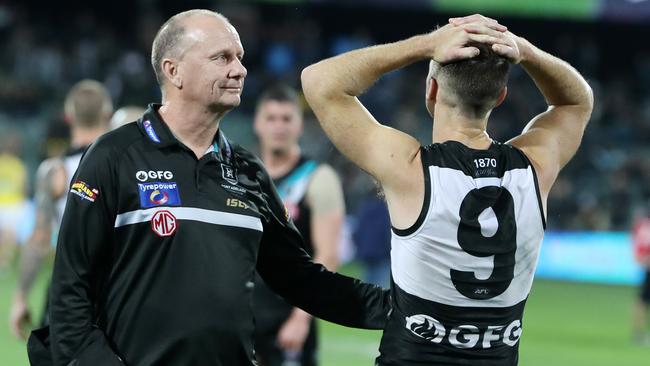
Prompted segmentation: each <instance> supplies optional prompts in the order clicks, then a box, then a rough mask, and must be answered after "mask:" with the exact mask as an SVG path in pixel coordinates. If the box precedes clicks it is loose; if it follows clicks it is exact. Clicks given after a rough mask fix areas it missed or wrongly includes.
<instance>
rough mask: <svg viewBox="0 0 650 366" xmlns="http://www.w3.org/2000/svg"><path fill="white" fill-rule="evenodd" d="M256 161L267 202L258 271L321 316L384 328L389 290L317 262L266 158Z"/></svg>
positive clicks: (294, 301)
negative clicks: (291, 216) (305, 245)
mask: <svg viewBox="0 0 650 366" xmlns="http://www.w3.org/2000/svg"><path fill="white" fill-rule="evenodd" d="M254 165H256V166H257V168H256V170H257V169H259V170H261V174H259V173H258V174H253V175H254V176H256V177H258V182H259V184H260V186H261V187H262V192H263V197H264V201H265V203H266V206H267V207H266V209H265V210H266V212H265V219H264V220H263V223H264V233H263V236H262V242H261V244H260V250H259V253H258V257H257V272H258V273H259V274H260V276H261V277H262V279H263V280H264V282H265V283H266V284H267V285H268V286H269V287H270V288H271V289H272V290H273V291H275V292H276V293H278V294H279V295H280V296H282V297H284V298H285V299H286V300H287V301H288V302H289V303H291V304H293V305H294V306H297V307H299V308H301V309H303V310H305V311H307V312H308V313H310V314H312V315H314V316H317V317H319V318H322V319H325V320H328V321H331V322H334V323H338V324H341V325H345V326H349V327H356V328H366V329H383V327H384V325H385V323H386V318H387V316H388V312H389V310H390V301H389V294H388V291H384V290H382V289H381V288H380V287H378V286H374V285H369V284H364V283H362V282H361V281H359V280H356V279H353V278H350V277H347V276H343V275H340V274H337V273H333V272H330V271H328V270H327V269H326V268H325V267H323V265H321V264H316V263H314V262H312V260H311V258H310V257H309V255H308V254H307V252H305V250H304V249H303V242H302V237H301V236H300V233H299V232H298V230H297V229H296V227H295V226H294V225H293V223H292V222H291V221H290V220H289V218H288V215H287V214H286V209H285V208H284V205H283V204H282V201H281V200H280V198H279V196H278V194H277V192H276V190H275V187H274V186H273V184H272V183H271V179H270V178H269V177H268V174H267V173H266V172H265V171H264V169H263V168H262V164H261V162H259V161H256V162H255V163H254Z"/></svg>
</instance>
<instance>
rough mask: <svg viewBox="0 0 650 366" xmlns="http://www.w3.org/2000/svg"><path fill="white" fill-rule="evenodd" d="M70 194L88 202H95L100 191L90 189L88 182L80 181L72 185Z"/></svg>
mask: <svg viewBox="0 0 650 366" xmlns="http://www.w3.org/2000/svg"><path fill="white" fill-rule="evenodd" d="M70 193H74V194H76V195H77V196H79V197H81V199H84V200H88V201H90V202H95V200H96V199H97V195H98V194H99V191H98V190H97V189H95V188H90V187H89V186H88V185H87V184H86V182H82V181H80V180H78V181H76V182H74V183H72V187H71V188H70Z"/></svg>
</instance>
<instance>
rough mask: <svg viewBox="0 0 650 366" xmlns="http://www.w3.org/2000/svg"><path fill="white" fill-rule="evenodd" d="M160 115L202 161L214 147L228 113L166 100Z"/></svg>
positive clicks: (179, 138) (188, 103) (159, 112)
mask: <svg viewBox="0 0 650 366" xmlns="http://www.w3.org/2000/svg"><path fill="white" fill-rule="evenodd" d="M158 114H160V116H161V117H162V119H163V120H164V121H165V123H166V124H167V126H168V127H169V129H170V130H171V131H172V133H173V134H174V136H175V137H176V138H177V139H178V140H179V141H180V142H182V143H183V144H185V146H187V147H189V148H190V149H191V150H192V151H193V152H194V154H195V155H196V157H197V159H200V158H201V157H202V156H203V155H204V153H205V151H207V150H208V148H209V147H210V145H212V142H213V140H214V136H215V134H216V133H217V130H218V129H219V122H220V121H221V119H222V118H223V116H225V115H226V112H216V111H210V110H209V109H207V108H205V107H204V106H200V105H196V104H195V103H191V102H185V101H182V100H173V101H171V100H164V101H163V105H162V106H161V107H160V109H158Z"/></svg>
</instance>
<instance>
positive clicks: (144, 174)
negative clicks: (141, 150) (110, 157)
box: [135, 170, 174, 182]
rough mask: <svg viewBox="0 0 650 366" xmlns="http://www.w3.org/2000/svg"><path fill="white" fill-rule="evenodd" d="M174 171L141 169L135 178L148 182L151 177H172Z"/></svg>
mask: <svg viewBox="0 0 650 366" xmlns="http://www.w3.org/2000/svg"><path fill="white" fill-rule="evenodd" d="M172 178H174V173H172V172H170V171H169V170H139V171H138V172H137V173H135V179H137V180H139V181H140V182H146V181H147V180H149V179H167V180H169V179H172Z"/></svg>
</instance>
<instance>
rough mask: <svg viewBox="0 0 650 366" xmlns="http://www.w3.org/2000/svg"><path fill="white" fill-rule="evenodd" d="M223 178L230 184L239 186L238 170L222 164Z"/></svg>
mask: <svg viewBox="0 0 650 366" xmlns="http://www.w3.org/2000/svg"><path fill="white" fill-rule="evenodd" d="M221 176H222V177H223V179H224V180H225V181H226V182H228V183H230V184H233V185H237V183H239V180H238V179H237V170H236V169H235V168H233V167H232V166H230V165H227V164H224V163H221Z"/></svg>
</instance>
